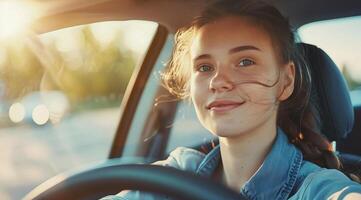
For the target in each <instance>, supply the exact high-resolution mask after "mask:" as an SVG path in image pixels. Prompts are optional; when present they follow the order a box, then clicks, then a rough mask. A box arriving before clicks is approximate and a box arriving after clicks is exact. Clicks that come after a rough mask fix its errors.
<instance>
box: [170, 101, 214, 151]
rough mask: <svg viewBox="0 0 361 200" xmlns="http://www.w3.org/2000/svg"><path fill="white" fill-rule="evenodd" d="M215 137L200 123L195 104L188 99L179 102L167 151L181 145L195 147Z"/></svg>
mask: <svg viewBox="0 0 361 200" xmlns="http://www.w3.org/2000/svg"><path fill="white" fill-rule="evenodd" d="M213 138H215V136H214V135H212V133H210V132H209V131H208V130H207V129H205V128H204V127H203V126H202V125H201V124H200V122H199V120H198V118H197V116H196V113H195V110H194V107H193V105H192V104H191V103H190V102H187V101H181V102H179V105H178V108H177V113H176V116H175V119H174V123H173V124H172V129H171V133H170V137H169V142H168V146H167V149H166V152H168V153H169V152H170V151H172V150H174V149H175V148H176V147H179V146H187V147H195V146H198V145H201V144H204V143H207V142H210V141H212V139H213Z"/></svg>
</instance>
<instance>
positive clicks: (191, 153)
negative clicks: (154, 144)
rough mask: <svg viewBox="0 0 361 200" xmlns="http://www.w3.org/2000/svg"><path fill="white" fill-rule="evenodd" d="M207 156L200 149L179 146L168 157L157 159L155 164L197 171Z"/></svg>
mask: <svg viewBox="0 0 361 200" xmlns="http://www.w3.org/2000/svg"><path fill="white" fill-rule="evenodd" d="M205 156H206V155H205V154H204V153H202V152H200V151H197V150H194V149H191V148H186V147H178V148H176V149H175V150H173V151H172V152H171V153H170V154H169V157H168V158H167V159H165V160H161V161H157V162H155V163H153V164H155V165H162V166H169V167H174V168H177V169H181V170H185V171H192V172H195V171H196V170H197V168H198V166H199V164H200V163H201V162H202V160H203V159H204V158H205Z"/></svg>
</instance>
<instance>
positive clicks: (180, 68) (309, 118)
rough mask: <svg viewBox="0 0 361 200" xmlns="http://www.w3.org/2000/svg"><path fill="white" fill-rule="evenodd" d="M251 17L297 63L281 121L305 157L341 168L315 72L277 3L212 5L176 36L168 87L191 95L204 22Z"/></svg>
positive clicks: (250, 0)
mask: <svg viewBox="0 0 361 200" xmlns="http://www.w3.org/2000/svg"><path fill="white" fill-rule="evenodd" d="M230 15H231V16H241V17H247V18H249V19H250V20H252V22H254V23H255V24H257V25H259V26H260V27H262V28H263V29H264V30H265V31H266V32H267V33H268V34H269V35H270V38H271V41H272V44H273V45H274V46H275V50H276V52H277V53H278V56H279V59H280V61H281V62H283V63H288V62H290V61H292V62H293V63H294V64H295V72H296V76H295V83H294V91H293V93H292V95H291V96H290V97H289V98H288V99H287V100H285V101H282V102H281V103H280V105H279V110H278V117H277V125H278V126H279V127H281V128H282V129H283V130H284V131H285V133H286V134H287V136H288V139H289V141H290V142H292V143H293V144H295V145H296V146H297V147H298V148H299V149H300V150H301V151H302V153H303V155H304V158H305V159H306V160H309V161H311V162H314V163H316V164H318V165H320V166H322V167H326V168H335V169H340V167H341V165H340V161H339V159H338V158H337V156H336V155H335V154H334V152H333V150H332V148H331V144H330V142H329V141H328V140H327V139H326V138H325V137H324V136H322V135H321V134H320V127H321V120H320V115H319V112H318V107H317V104H316V101H315V100H314V99H315V98H314V97H313V96H311V86H312V85H311V76H310V71H309V68H308V66H307V64H306V62H305V61H304V58H303V56H302V52H299V51H298V48H297V44H296V42H295V34H294V32H293V31H292V29H291V27H290V24H289V22H288V20H287V19H286V18H284V17H283V16H282V14H281V13H280V12H279V11H278V10H277V9H276V8H275V7H273V6H271V5H268V4H266V3H264V2H261V1H255V0H242V1H239V0H223V1H216V2H214V3H213V4H211V5H210V6H208V7H207V8H206V9H205V10H204V11H203V12H202V13H201V15H200V16H199V17H197V18H196V19H195V20H194V21H193V23H192V24H191V25H190V26H189V27H185V28H183V29H181V30H179V31H178V32H177V33H176V36H175V48H174V50H173V56H172V59H171V61H170V63H169V68H168V69H167V71H166V72H165V73H164V74H163V77H162V78H163V81H164V85H165V86H166V88H167V89H168V90H169V91H170V92H171V93H172V94H173V95H175V96H176V97H178V98H181V99H185V98H187V97H189V85H188V84H189V77H190V74H189V73H190V72H189V71H190V70H187V69H188V68H190V67H189V62H190V57H189V56H190V55H189V51H190V45H191V42H192V37H193V36H194V34H195V33H196V31H197V30H198V29H199V28H201V27H202V26H203V25H205V24H207V23H210V22H212V21H214V20H216V19H219V18H222V17H225V16H230Z"/></svg>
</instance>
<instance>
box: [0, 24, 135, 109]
mask: <svg viewBox="0 0 361 200" xmlns="http://www.w3.org/2000/svg"><path fill="white" fill-rule="evenodd" d="M80 33H81V34H80V38H79V40H80V46H79V47H77V52H61V51H59V50H58V48H57V46H56V45H55V41H54V40H53V41H52V42H49V43H47V44H46V45H45V43H43V42H41V41H40V40H39V39H38V38H37V37H33V38H31V40H32V41H31V42H30V43H29V44H30V45H28V46H27V45H25V44H24V43H20V42H19V43H14V44H11V45H9V46H7V47H6V49H7V58H6V61H5V62H4V63H3V66H0V68H2V69H3V70H1V73H0V80H2V81H3V82H4V85H5V86H6V92H7V93H6V95H5V96H6V98H7V99H9V100H13V99H16V98H20V97H22V96H24V95H26V94H27V93H29V92H32V91H36V90H39V89H40V90H62V91H63V92H64V93H65V94H66V95H67V96H68V98H69V100H70V102H71V103H72V105H73V106H75V107H76V106H77V105H80V104H81V103H83V102H93V103H90V104H94V102H95V103H99V102H101V101H99V99H103V100H104V99H106V101H108V100H109V101H114V102H115V104H119V103H120V99H121V98H122V97H123V94H124V92H125V89H126V86H127V84H128V82H129V79H130V76H131V74H132V72H133V69H134V66H135V64H136V59H135V54H134V53H133V52H132V51H130V50H129V49H128V48H126V45H124V40H123V37H122V31H121V30H118V31H117V34H116V36H115V37H114V38H113V39H112V41H111V42H110V43H108V44H107V45H106V46H104V45H102V44H101V43H100V42H99V41H98V40H97V39H96V37H95V36H94V34H93V32H92V31H91V28H90V27H89V26H84V27H82V28H81V30H80ZM72 56H73V57H74V56H76V57H77V60H80V61H81V62H74V61H73V60H72V59H71V58H72ZM95 107H96V106H95Z"/></svg>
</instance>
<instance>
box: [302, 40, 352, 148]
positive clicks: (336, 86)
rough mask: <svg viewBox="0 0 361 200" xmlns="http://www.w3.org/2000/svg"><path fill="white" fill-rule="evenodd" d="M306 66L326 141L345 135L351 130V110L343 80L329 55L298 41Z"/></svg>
mask: <svg viewBox="0 0 361 200" xmlns="http://www.w3.org/2000/svg"><path fill="white" fill-rule="evenodd" d="M299 48H300V49H299V50H300V51H301V52H303V53H304V56H305V59H306V62H308V64H309V67H310V73H311V78H312V89H311V96H316V99H317V104H318V107H319V112H320V114H321V122H322V127H321V132H322V134H324V135H325V136H326V137H327V138H328V139H329V140H330V141H334V140H338V139H340V138H345V137H346V136H347V134H348V133H350V132H351V130H352V127H353V123H354V112H353V108H352V104H351V99H350V95H349V92H348V88H347V85H346V82H345V80H344V78H343V76H342V74H341V72H340V70H339V69H338V68H337V66H336V64H335V63H334V62H333V61H332V60H331V58H330V57H329V56H328V55H327V54H326V53H325V52H324V51H323V50H322V49H320V48H318V47H316V46H313V45H309V44H304V43H300V44H299Z"/></svg>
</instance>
